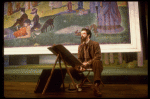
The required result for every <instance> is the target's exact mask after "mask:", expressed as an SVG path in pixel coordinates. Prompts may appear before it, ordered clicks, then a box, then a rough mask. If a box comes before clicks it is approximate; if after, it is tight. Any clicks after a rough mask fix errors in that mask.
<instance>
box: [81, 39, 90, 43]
mask: <svg viewBox="0 0 150 99" xmlns="http://www.w3.org/2000/svg"><path fill="white" fill-rule="evenodd" d="M89 41H90V39H88V40H87V41H86V42H83V43H82V44H85V43H86V44H88V43H89Z"/></svg>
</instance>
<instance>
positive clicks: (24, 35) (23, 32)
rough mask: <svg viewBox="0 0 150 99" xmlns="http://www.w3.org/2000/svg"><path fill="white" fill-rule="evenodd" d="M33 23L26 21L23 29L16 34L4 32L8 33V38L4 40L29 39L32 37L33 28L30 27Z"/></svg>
mask: <svg viewBox="0 0 150 99" xmlns="http://www.w3.org/2000/svg"><path fill="white" fill-rule="evenodd" d="M30 24H31V21H30V20H29V19H26V20H25V21H24V27H21V28H20V29H19V30H17V31H16V32H13V31H12V30H10V29H9V30H8V29H6V30H4V32H7V36H5V37H4V39H5V40H6V39H9V40H11V39H14V38H29V37H31V27H30Z"/></svg>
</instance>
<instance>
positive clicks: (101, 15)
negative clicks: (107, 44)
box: [90, 2, 124, 34]
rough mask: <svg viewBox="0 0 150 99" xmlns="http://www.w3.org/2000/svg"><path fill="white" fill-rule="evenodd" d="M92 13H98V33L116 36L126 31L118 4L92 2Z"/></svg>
mask: <svg viewBox="0 0 150 99" xmlns="http://www.w3.org/2000/svg"><path fill="white" fill-rule="evenodd" d="M90 12H91V13H97V19H98V22H97V30H98V33H103V34H116V33H120V32H122V31H123V30H124V28H123V27H122V26H121V15H120V12H119V9H118V5H117V2H90Z"/></svg>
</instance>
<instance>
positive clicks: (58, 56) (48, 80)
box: [42, 53, 78, 94]
mask: <svg viewBox="0 0 150 99" xmlns="http://www.w3.org/2000/svg"><path fill="white" fill-rule="evenodd" d="M61 60H62V61H63V62H64V64H65V67H66V69H67V73H68V74H69V76H70V78H71V80H72V83H73V85H74V87H75V88H76V90H77V91H78V89H77V87H76V85H75V82H74V80H73V78H72V75H71V74H70V71H69V69H68V67H67V65H66V62H65V60H64V59H63V57H62V55H61V53H59V54H57V58H56V60H55V64H54V66H53V68H52V71H51V74H50V76H49V77H48V79H47V82H46V84H45V87H44V89H43V92H42V94H45V92H46V89H47V87H48V84H49V82H50V80H51V77H52V75H53V71H54V69H55V66H56V64H57V61H59V67H60V70H61V74H62V80H63V89H64V88H65V85H64V79H63V72H62V67H61Z"/></svg>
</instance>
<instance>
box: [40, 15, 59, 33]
mask: <svg viewBox="0 0 150 99" xmlns="http://www.w3.org/2000/svg"><path fill="white" fill-rule="evenodd" d="M56 16H57V15H56ZM56 16H54V17H53V18H49V19H48V20H47V21H46V22H45V23H44V25H43V27H42V28H41V33H43V32H44V31H46V32H47V30H48V29H47V28H48V27H49V26H50V30H51V29H53V28H54V25H53V23H54V18H55V17H56Z"/></svg>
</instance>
